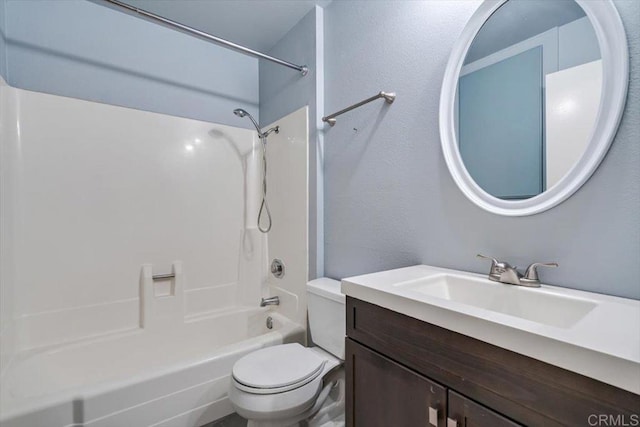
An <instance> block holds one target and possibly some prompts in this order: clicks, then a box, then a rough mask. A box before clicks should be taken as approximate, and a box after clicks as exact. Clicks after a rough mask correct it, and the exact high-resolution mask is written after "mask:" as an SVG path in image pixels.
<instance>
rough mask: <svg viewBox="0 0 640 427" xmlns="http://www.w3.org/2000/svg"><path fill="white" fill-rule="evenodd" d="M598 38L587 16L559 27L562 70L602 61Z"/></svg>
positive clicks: (559, 62) (559, 56)
mask: <svg viewBox="0 0 640 427" xmlns="http://www.w3.org/2000/svg"><path fill="white" fill-rule="evenodd" d="M601 57H602V56H601V55H600V48H599V47H598V36H596V32H595V31H594V30H593V26H592V25H591V21H589V18H587V17H586V16H585V17H584V18H581V19H576V20H575V21H573V22H569V23H568V24H566V25H562V26H560V27H558V67H559V69H560V70H564V69H565V68H571V67H575V66H577V65H581V64H586V63H587V62H591V61H595V60H597V59H600V58H601Z"/></svg>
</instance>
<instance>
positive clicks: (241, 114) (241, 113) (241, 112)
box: [233, 108, 265, 138]
mask: <svg viewBox="0 0 640 427" xmlns="http://www.w3.org/2000/svg"><path fill="white" fill-rule="evenodd" d="M233 114H235V115H236V116H238V117H245V116H247V117H249V119H250V120H251V123H253V125H254V126H255V127H256V130H257V131H258V135H260V138H262V137H264V136H265V135H264V134H263V133H262V131H261V130H260V126H258V122H256V121H255V119H254V118H253V117H252V116H251V114H249V113H247V112H246V111H245V110H243V109H242V108H236V109H235V110H233Z"/></svg>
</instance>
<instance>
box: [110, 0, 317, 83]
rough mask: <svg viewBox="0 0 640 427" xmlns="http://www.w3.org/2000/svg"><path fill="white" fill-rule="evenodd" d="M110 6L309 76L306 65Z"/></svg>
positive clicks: (118, 4) (116, 0) (121, 5)
mask: <svg viewBox="0 0 640 427" xmlns="http://www.w3.org/2000/svg"><path fill="white" fill-rule="evenodd" d="M105 1H106V2H107V3H106V4H107V5H108V6H110V7H111V8H112V9H118V10H121V11H124V12H126V13H128V14H130V15H133V14H137V15H140V16H142V17H143V18H145V19H146V20H148V21H151V22H155V23H156V24H158V23H159V24H162V25H164V26H166V27H169V28H171V29H174V30H178V31H180V32H182V33H186V34H189V35H192V36H196V37H198V38H200V39H203V40H206V41H210V42H213V43H216V44H218V45H222V46H226V47H228V48H230V49H233V50H235V51H237V52H240V53H243V54H245V55H250V56H253V57H257V58H262V59H266V60H267V61H271V62H274V63H276V64H280V65H283V66H285V67H287V68H291V69H292V70H297V71H299V72H300V74H302V75H303V76H306V75H307V74H309V68H308V67H307V66H306V65H297V64H293V63H291V62H289V61H285V60H283V59H280V58H276V57H273V56H271V55H267V54H265V53H262V52H258V51H257V50H253V49H250V48H248V47H244V46H241V45H239V44H237V43H234V42H231V41H229V40H226V39H223V38H222V37H216V36H214V35H211V34H209V33H205V32H204V31H200V30H197V29H195V28H193V27H189V26H187V25H184V24H181V23H179V22H176V21H173V20H171V19H167V18H164V17H162V16H160V15H156V14H155V13H151V12H149V11H146V10H144V9H140V8H138V7H135V6H132V5H130V4H127V3H125V2H122V1H120V0H105Z"/></svg>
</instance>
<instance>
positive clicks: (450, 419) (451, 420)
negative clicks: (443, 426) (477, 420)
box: [447, 418, 458, 427]
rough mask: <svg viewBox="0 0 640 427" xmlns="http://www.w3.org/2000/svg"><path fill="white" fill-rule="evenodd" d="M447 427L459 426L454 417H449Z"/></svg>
mask: <svg viewBox="0 0 640 427" xmlns="http://www.w3.org/2000/svg"><path fill="white" fill-rule="evenodd" d="M447 427H458V422H457V421H456V420H454V419H453V418H447Z"/></svg>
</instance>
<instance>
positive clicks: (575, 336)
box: [342, 265, 640, 394]
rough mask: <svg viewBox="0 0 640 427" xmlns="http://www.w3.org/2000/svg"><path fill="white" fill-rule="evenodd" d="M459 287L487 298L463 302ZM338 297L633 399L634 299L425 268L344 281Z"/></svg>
mask: <svg viewBox="0 0 640 427" xmlns="http://www.w3.org/2000/svg"><path fill="white" fill-rule="evenodd" d="M451 278H453V279H451ZM457 280H458V281H460V282H462V281H464V282H465V283H464V284H462V285H461V286H458V285H459V283H452V282H453V281H457ZM447 281H448V282H447ZM464 286H470V290H474V288H475V287H477V288H482V289H484V290H485V291H492V292H486V294H487V295H486V298H485V297H482V298H481V297H478V295H476V297H474V298H471V299H469V298H466V296H465V295H463V293H464V292H465V291H464V290H462V291H460V292H457V291H456V289H457V290H460V289H462V288H463V287H464ZM342 291H343V293H345V294H346V295H348V296H351V297H354V298H357V299H360V300H363V301H366V302H370V303H373V304H376V305H379V306H381V307H384V308H388V309H390V310H394V311H397V312H398V313H402V314H405V315H407V316H411V317H414V318H416V319H419V320H423V321H425V322H429V323H432V324H434V325H437V326H441V327H443V328H447V329H450V330H452V331H454V332H458V333H461V334H464V335H467V336H470V337H472V338H477V339H479V340H482V341H485V342H488V343H490V344H494V345H497V346H499V347H502V348H506V349H508V350H511V351H514V352H516V353H520V354H523V355H525V356H529V357H533V358H535V359H538V360H541V361H543V362H546V363H549V364H552V365H555V366H559V367H561V368H564V369H567V370H569V371H573V372H577V373H579V374H582V375H585V376H588V377H591V378H594V379H596V380H599V381H602V382H604V383H607V384H611V385H614V386H616V387H619V388H622V389H624V390H628V391H631V392H633V393H636V394H640V324H639V323H638V319H639V318H640V301H637V300H631V299H625V298H618V297H612V296H607V295H601V294H595V293H591V292H583V291H577V290H573V289H566V288H558V287H555V286H547V285H542V287H541V288H525V287H521V286H515V285H505V284H502V283H496V282H492V281H490V280H488V279H487V278H486V275H480V274H475V273H468V272H462V271H457V270H449V269H444V268H438V267H431V266H426V265H417V266H413V267H407V268H400V269H397V270H389V271H384V272H380V273H372V274H366V275H362V276H355V277H349V278H346V279H343V280H342ZM493 291H495V292H493ZM489 294H491V295H489ZM492 295H493V297H492ZM465 299H466V300H468V301H466V302H465ZM518 302H520V304H518ZM509 304H513V306H509ZM563 309H566V310H565V311H563ZM545 310H547V312H546V313H545Z"/></svg>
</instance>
